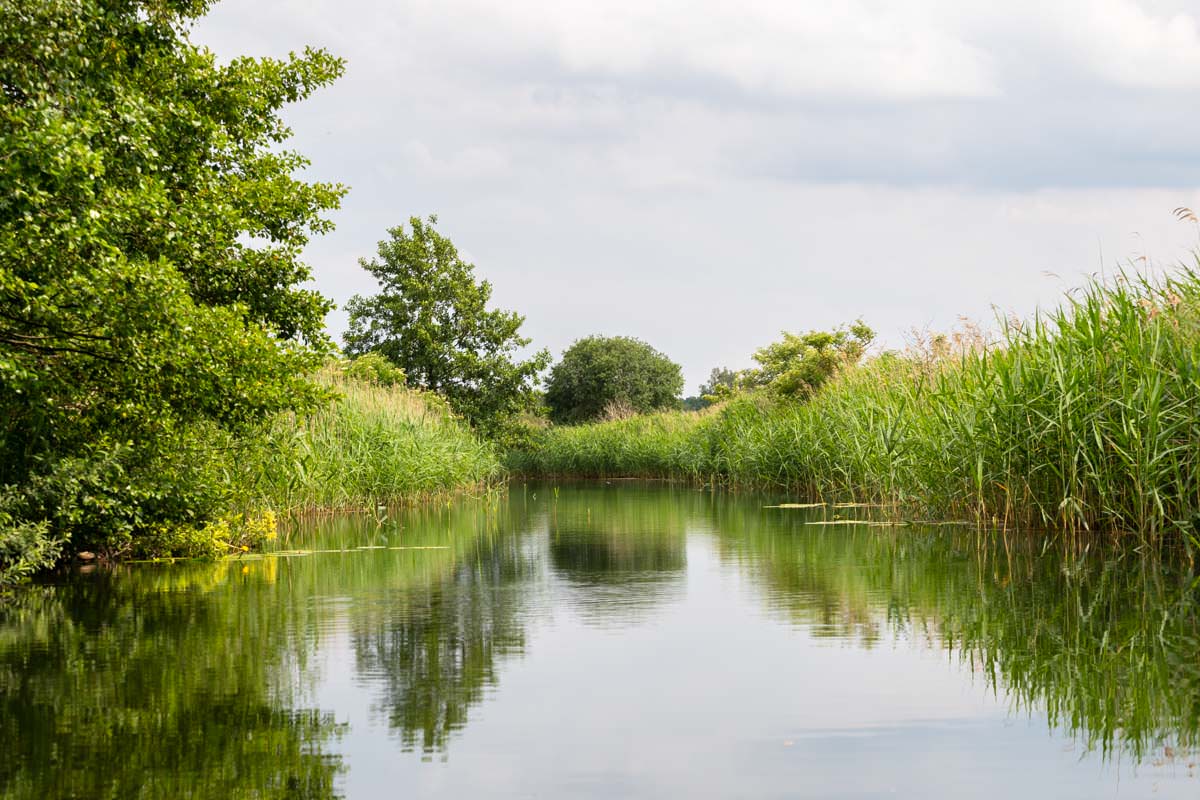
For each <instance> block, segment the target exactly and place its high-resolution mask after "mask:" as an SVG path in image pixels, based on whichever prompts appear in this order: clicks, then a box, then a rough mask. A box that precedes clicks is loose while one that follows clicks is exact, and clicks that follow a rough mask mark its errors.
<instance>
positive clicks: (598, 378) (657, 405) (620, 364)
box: [546, 336, 683, 422]
mask: <svg viewBox="0 0 1200 800" xmlns="http://www.w3.org/2000/svg"><path fill="white" fill-rule="evenodd" d="M682 389H683V372H682V370H681V369H680V367H679V365H678V364H676V363H675V362H673V361H671V359H669V358H667V357H666V356H665V355H663V354H662V353H660V352H658V351H657V350H655V349H654V348H653V347H651V346H650V345H648V344H646V343H645V342H643V341H640V340H638V339H633V338H630V337H628V336H588V337H587V338H585V339H580V340H578V341H576V342H575V343H574V344H572V345H571V346H570V347H568V348H567V349H566V350H565V351H564V352H563V354H562V359H561V360H560V361H559V362H558V363H557V364H555V365H554V369H552V370H551V371H550V379H549V380H548V381H547V383H546V405H547V407H548V408H549V411H550V419H552V420H554V421H555V422H585V421H587V420H594V419H599V418H601V417H603V416H606V415H607V416H610V417H614V416H616V417H619V416H628V415H629V414H644V413H646V412H647V411H653V410H655V409H661V408H675V407H676V406H677V404H678V402H679V401H678V399H677V398H678V397H679V392H680V391H681V390H682Z"/></svg>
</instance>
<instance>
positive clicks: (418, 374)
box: [345, 216, 550, 432]
mask: <svg viewBox="0 0 1200 800" xmlns="http://www.w3.org/2000/svg"><path fill="white" fill-rule="evenodd" d="M436 223H437V218H436V217H433V216H431V217H430V218H429V220H428V221H424V220H421V219H420V218H419V217H412V218H411V219H410V220H409V230H406V229H405V228H404V226H403V225H401V226H398V227H395V228H391V229H390V230H389V231H388V234H389V235H390V236H391V238H390V239H389V240H388V241H384V242H380V243H379V255H378V259H373V260H371V261H367V260H366V259H363V260H362V261H360V263H361V264H362V266H363V268H364V269H366V270H367V271H369V272H370V273H371V274H372V275H374V276H375V279H376V280H378V281H379V284H380V288H381V291H380V292H379V294H377V295H375V296H373V297H362V296H355V297H353V298H351V300H350V302H349V303H347V305H346V309H347V311H349V312H350V327H349V330H348V331H347V333H346V337H345V340H346V352H347V353H350V354H351V355H356V356H362V355H365V354H367V353H378V354H380V355H382V356H384V357H386V358H387V359H388V361H390V362H391V363H393V364H395V365H396V366H398V367H399V368H401V369H402V370H403V371H404V374H405V375H406V376H407V379H408V382H409V383H410V384H411V385H412V386H416V387H418V388H421V389H427V390H429V391H432V392H437V393H439V394H442V395H445V396H446V398H447V399H448V400H449V401H450V405H451V407H453V408H454V410H455V411H456V412H457V413H459V414H461V415H463V416H464V417H466V418H467V419H468V420H470V421H471V423H472V424H473V425H476V426H478V427H479V428H481V429H482V430H484V431H485V432H493V431H495V430H497V429H498V428H500V427H502V426H503V425H504V424H505V422H506V421H507V420H509V419H511V418H512V417H515V416H517V415H518V414H520V413H521V412H523V411H525V410H526V409H527V408H529V407H530V405H531V403H532V393H533V387H534V385H535V384H536V381H537V376H538V374H539V373H540V372H541V371H542V370H544V369H545V368H546V366H547V365H548V364H549V363H550V354H549V353H548V352H547V351H544V350H543V351H540V352H538V353H536V354H534V355H533V357H532V358H530V359H528V360H525V361H520V360H518V359H517V358H516V351H517V350H518V349H519V348H521V347H524V346H525V345H527V344H529V339H527V338H524V337H522V336H521V335H520V332H519V331H520V328H521V325H522V323H524V321H525V318H524V317H522V316H521V315H519V314H517V313H515V312H512V311H502V310H499V309H494V310H488V308H487V304H488V301H489V300H490V299H491V296H492V285H491V284H490V283H489V282H488V281H478V280H476V278H475V266H474V265H473V264H468V263H466V262H465V261H463V260H462V259H461V258H459V255H458V250H457V249H456V248H455V246H454V244H453V243H452V242H451V241H450V240H449V239H448V238H446V237H445V236H442V235H441V234H440V233H438V232H437V230H436V228H435V225H436Z"/></svg>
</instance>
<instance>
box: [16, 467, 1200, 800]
mask: <svg viewBox="0 0 1200 800" xmlns="http://www.w3.org/2000/svg"><path fill="white" fill-rule="evenodd" d="M787 499H788V498H779V497H759V496H750V495H720V494H715V495H714V494H711V493H707V492H700V491H695V490H690V489H685V488H681V487H662V486H642V485H638V484H629V483H614V484H611V485H604V484H593V485H572V486H563V487H561V488H560V489H559V491H557V492H556V491H555V489H554V488H553V487H551V486H549V485H537V486H535V485H532V484H531V485H528V486H523V485H520V484H517V485H514V486H513V487H512V488H511V490H510V491H509V493H508V496H507V499H504V498H500V499H498V500H492V501H490V502H484V501H478V502H476V501H469V502H468V501H464V502H462V503H458V504H455V505H452V506H450V507H442V508H439V509H433V510H423V511H415V512H409V513H404V514H400V515H397V516H396V517H394V518H393V519H390V520H383V521H379V520H376V519H374V518H370V517H363V516H356V517H340V518H334V519H327V520H322V521H320V522H317V523H313V524H311V525H309V526H307V527H306V528H304V529H302V530H297V531H293V532H292V533H291V535H290V536H289V537H287V541H285V542H281V543H280V547H281V548H287V551H289V552H288V553H287V554H283V555H277V556H267V557H255V558H248V559H246V560H244V561H241V562H222V563H217V564H203V563H195V564H175V565H129V566H125V567H121V568H119V569H115V570H112V571H105V570H94V571H92V572H90V573H87V574H78V575H73V576H70V577H67V578H63V579H62V580H61V581H59V582H57V583H53V584H43V585H36V586H33V587H28V588H26V589H24V590H22V591H21V592H19V593H18V594H17V596H16V597H15V598H14V599H13V600H12V601H11V602H9V603H7V604H6V605H5V606H4V608H3V609H2V610H0V703H2V704H3V708H2V709H0V741H2V742H3V751H4V757H3V759H0V797H4V798H38V800H46V799H47V798H69V797H78V798H135V797H137V798H160V797H161V798H187V797H204V798H238V797H246V798H250V797H253V798H260V797H281V798H327V797H348V798H355V799H357V798H398V797H406V798H408V797H447V798H465V797H547V798H558V797H588V798H591V797H595V798H602V797H603V798H608V797H612V798H618V797H619V798H628V797H644V798H661V797H754V798H760V797H800V798H868V797H920V798H943V797H944V798H962V797H985V798H990V797H995V798H1010V797H1014V796H1018V797H1021V796H1023V797H1031V798H1032V797H1053V798H1076V797H1077V798H1096V797H1130V798H1140V797H1166V798H1174V797H1187V798H1195V797H1197V796H1200V777H1198V776H1197V767H1196V761H1195V757H1196V751H1197V748H1196V744H1197V730H1198V728H1200V598H1198V596H1197V592H1196V588H1195V573H1194V572H1193V571H1192V569H1191V568H1190V567H1187V566H1186V559H1184V558H1179V557H1166V556H1164V557H1161V558H1152V557H1147V556H1145V555H1138V554H1136V553H1132V552H1125V553H1124V554H1121V553H1119V552H1116V551H1114V550H1112V548H1111V547H1110V546H1104V547H1102V546H1100V545H1098V544H1094V545H1093V546H1092V547H1091V548H1088V549H1087V550H1086V551H1085V550H1084V549H1082V548H1076V549H1075V550H1073V551H1071V553H1070V554H1069V555H1066V554H1064V548H1062V547H1059V546H1055V545H1052V546H1049V547H1043V546H1042V545H1041V544H1040V543H1035V542H1032V541H1030V540H1027V539H1022V538H1021V537H1016V536H1010V537H1008V539H1007V541H1005V539H1004V537H998V536H991V537H986V538H981V537H979V536H977V535H976V534H974V533H971V532H967V531H963V530H957V529H954V528H951V527H945V526H943V527H920V526H913V527H907V528H885V527H877V526H876V527H868V526H865V525H850V524H842V525H817V524H811V523H814V522H820V521H830V520H834V515H835V514H836V515H840V516H841V517H842V518H843V519H845V518H847V517H850V516H854V517H859V518H862V517H864V516H866V515H868V514H869V513H870V512H869V509H836V510H835V509H831V508H816V509H813V508H765V507H764V506H767V505H772V504H776V503H779V502H781V501H786V500H787ZM298 550H299V551H304V552H307V553H308V554H306V555H305V554H298V553H295V552H294V551H298ZM1181 562H1183V563H1182V564H1181Z"/></svg>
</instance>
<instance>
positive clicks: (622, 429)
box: [508, 270, 1200, 544]
mask: <svg viewBox="0 0 1200 800" xmlns="http://www.w3.org/2000/svg"><path fill="white" fill-rule="evenodd" d="M508 460H509V466H510V468H511V469H513V470H514V471H516V472H519V473H522V474H526V475H531V476H575V477H614V476H621V477H629V476H636V477H653V478H678V479H686V480H692V481H697V482H707V483H720V484H727V485H735V486H748V487H750V486H753V487H774V488H781V489H787V490H789V491H792V492H795V493H796V494H797V495H799V496H800V497H802V498H805V499H815V498H836V499H839V500H853V501H857V502H870V503H881V504H884V505H887V506H890V507H892V508H893V509H895V510H896V511H897V512H904V513H910V514H913V515H917V516H921V517H923V518H948V519H949V518H954V519H961V518H969V519H974V520H977V521H980V522H986V523H989V524H990V523H996V522H1000V523H1006V524H1010V525H1020V526H1026V527H1053V528H1057V529H1065V530H1069V531H1079V530H1105V531H1134V532H1136V533H1137V534H1138V535H1139V536H1141V537H1143V538H1146V539H1148V540H1158V539H1161V538H1163V537H1165V536H1177V537H1182V538H1183V539H1184V540H1185V541H1187V542H1189V543H1192V544H1195V543H1197V542H1198V541H1200V539H1198V537H1197V530H1198V528H1200V474H1198V471H1200V276H1197V274H1196V273H1195V272H1192V271H1186V270H1185V271H1182V272H1180V273H1178V274H1177V275H1176V276H1174V277H1172V278H1170V279H1168V280H1165V281H1162V282H1158V283H1154V282H1150V281H1147V280H1145V279H1142V278H1137V277H1129V278H1122V279H1120V280H1118V281H1115V282H1113V283H1111V284H1109V285H1101V284H1098V283H1093V284H1091V285H1089V286H1087V287H1084V289H1083V290H1082V291H1080V292H1079V293H1077V294H1073V295H1070V296H1068V297H1067V299H1066V300H1065V301H1064V304H1063V305H1062V306H1061V307H1060V308H1058V309H1056V310H1054V311H1052V312H1049V313H1045V314H1043V315H1041V316H1038V317H1036V318H1034V319H1033V320H1031V321H1029V322H1017V321H1009V322H1007V323H1006V324H1005V325H1004V327H1003V329H1002V330H1001V332H1000V334H999V337H998V341H996V342H994V343H982V342H969V343H966V344H961V346H957V347H956V346H954V342H953V341H952V340H949V339H940V340H939V339H935V340H934V341H933V342H931V343H930V344H929V346H927V347H924V348H919V349H910V350H909V351H906V352H891V353H884V354H881V355H878V356H875V357H873V358H871V359H868V360H867V361H865V362H863V363H862V364H860V365H858V366H854V367H850V368H848V369H846V370H844V371H843V372H842V373H841V374H840V375H838V376H837V377H836V378H835V379H834V380H833V381H832V382H831V383H830V384H829V385H827V386H826V387H825V388H823V389H822V390H821V391H820V392H818V393H817V395H816V396H815V397H814V398H813V399H812V400H810V401H808V402H803V403H800V402H785V401H778V400H773V399H771V398H770V397H769V396H767V395H765V394H745V395H741V396H738V397H736V398H734V399H733V400H731V401H728V402H726V403H725V404H723V405H720V406H717V407H715V408H713V409H709V410H706V411H703V412H699V413H695V412H667V413H660V414H654V415H649V416H641V417H635V418H631V419H625V420H618V421H613V422H603V423H596V424H589V425H579V426H564V427H555V428H551V429H549V430H547V431H546V432H544V433H543V434H542V436H541V437H540V439H539V440H538V442H537V443H536V445H535V446H533V447H531V448H529V449H526V450H524V451H521V452H515V453H511V454H510V455H509V459H508Z"/></svg>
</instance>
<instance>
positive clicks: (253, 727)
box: [0, 570, 340, 799]
mask: <svg viewBox="0 0 1200 800" xmlns="http://www.w3.org/2000/svg"><path fill="white" fill-rule="evenodd" d="M213 574H214V572H213V570H207V571H202V572H200V573H195V572H192V571H187V572H178V573H163V572H158V571H150V570H147V571H146V572H145V574H143V575H141V576H139V578H138V579H136V580H130V579H127V578H126V577H125V576H107V575H97V576H95V577H94V578H93V579H91V580H88V581H86V582H82V583H74V584H71V585H68V586H64V587H55V588H37V589H34V590H32V591H27V592H23V593H21V594H20V595H19V596H18V597H17V598H16V599H15V600H14V601H13V602H12V603H10V604H9V605H7V606H5V607H4V608H3V609H2V610H0V741H3V742H4V758H3V759H0V795H2V796H4V797H11V798H39V799H41V798H48V797H55V798H58V797H63V798H70V797H78V798H92V797H182V798H230V797H234V798H238V797H255V798H257V797H280V798H283V797H286V798H327V797H333V796H335V795H334V777H335V775H336V774H337V772H338V770H339V767H340V759H339V757H338V756H336V755H334V754H332V751H331V746H332V745H333V744H334V740H335V739H336V735H337V734H338V733H339V726H338V725H337V724H336V723H335V721H334V719H333V715H332V714H329V713H322V712H319V711H315V710H310V709H303V708H294V707H292V706H291V704H290V703H289V702H287V700H288V695H289V694H290V693H291V687H290V686H289V685H287V684H280V683H278V682H273V681H270V680H268V678H269V677H270V676H272V675H277V674H279V673H280V672H282V671H287V670H286V665H287V663H288V661H289V660H290V659H291V656H292V653H291V652H290V648H289V647H288V646H287V644H286V643H285V642H284V641H282V640H280V639H274V640H273V641H272V640H267V641H264V640H263V637H261V636H259V635H258V632H259V631H261V630H262V629H264V628H273V627H275V624H276V623H277V622H278V621H279V620H281V619H282V618H284V617H286V616H287V614H288V610H287V609H286V608H281V607H279V606H277V605H275V604H274V603H273V602H261V603H260V602H255V601H254V599H255V598H256V596H257V595H258V592H257V591H256V590H255V589H254V588H253V587H244V586H242V587H239V590H236V591H224V592H217V593H211V592H209V591H207V590H206V588H205V586H204V585H203V584H204V583H206V582H207V581H208V580H211V579H212V576H213ZM218 580H220V579H218ZM195 581H198V582H199V585H198V584H197V583H196V582H195ZM238 583H239V582H238V581H236V580H233V581H229V582H228V583H227V584H226V585H227V586H230V587H232V586H234V585H237V584H238Z"/></svg>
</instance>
